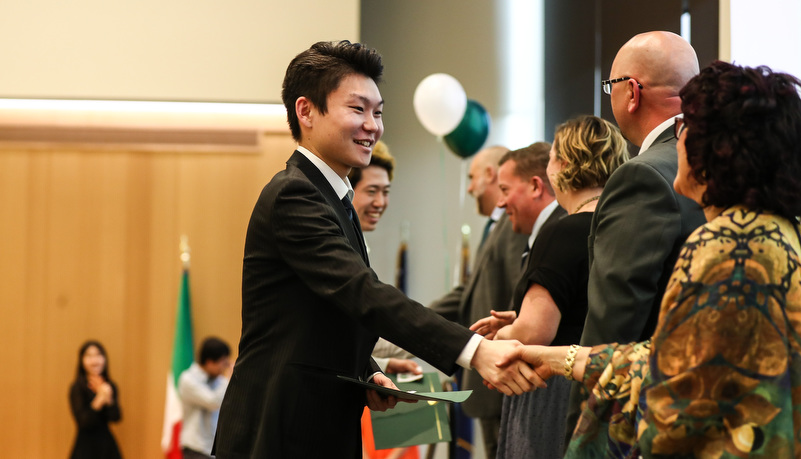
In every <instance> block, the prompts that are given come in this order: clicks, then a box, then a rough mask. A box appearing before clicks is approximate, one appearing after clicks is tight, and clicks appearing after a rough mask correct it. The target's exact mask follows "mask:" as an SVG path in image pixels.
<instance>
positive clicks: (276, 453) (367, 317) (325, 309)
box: [216, 152, 472, 459]
mask: <svg viewBox="0 0 801 459" xmlns="http://www.w3.org/2000/svg"><path fill="white" fill-rule="evenodd" d="M356 226H358V222H357V225H356ZM360 238H361V235H360V234H359V233H357V232H356V230H355V229H354V226H353V223H352V222H351V221H350V220H349V217H348V215H347V213H346V210H345V207H344V206H343V204H342V202H341V201H340V198H339V197H338V196H337V195H336V194H335V192H334V189H333V188H332V187H331V185H330V184H329V183H328V181H327V180H326V179H325V177H324V176H323V174H322V173H321V172H320V171H319V170H318V169H317V167H316V166H315V165H314V164H312V163H311V162H310V161H309V160H308V159H307V158H306V157H305V156H303V154H301V153H300V152H295V153H294V154H293V155H292V157H291V158H290V159H289V161H287V168H286V169H285V170H284V171H281V172H279V173H278V174H277V175H276V176H275V177H274V178H273V179H272V180H271V181H270V183H268V184H267V186H265V187H264V190H263V191H262V193H261V195H260V196H259V199H258V202H257V203H256V206H255V208H254V210H253V214H252V216H251V219H250V224H249V226H248V230H247V237H246V240H245V257H244V265H243V278H242V337H241V339H240V343H239V357H238V358H237V361H236V365H235V367H234V372H233V375H232V377H231V382H230V384H229V386H228V390H227V392H226V394H225V398H224V400H223V403H222V407H221V409H220V418H219V424H218V430H217V437H216V454H217V457H218V459H242V458H282V459H285V458H299V459H300V458H303V459H306V458H318V457H338V458H339V457H341V458H360V457H361V430H360V418H361V414H362V411H363V409H364V405H365V401H366V398H365V391H364V389H362V388H360V387H357V386H355V385H349V384H347V383H342V382H339V381H338V380H337V378H336V376H337V375H345V376H350V377H361V378H365V377H367V376H369V375H371V374H372V373H373V372H374V371H375V366H374V362H372V359H371V358H370V353H371V351H372V349H373V345H374V344H375V341H376V338H377V336H379V335H381V336H384V337H385V338H387V339H389V340H390V341H392V342H394V343H396V344H398V345H400V346H402V347H403V348H405V349H407V350H409V351H410V352H413V353H414V354H415V355H417V356H419V357H420V358H422V359H424V360H426V361H427V362H429V363H431V364H432V365H434V366H435V367H437V368H438V369H440V370H442V371H444V372H445V373H452V372H453V371H454V370H455V366H456V365H455V362H456V359H457V357H458V355H459V353H460V352H461V351H462V349H463V348H464V346H465V345H466V344H467V342H468V340H469V339H470V337H471V336H472V332H470V331H469V330H467V329H465V328H463V327H461V326H458V325H456V324H453V323H451V322H449V321H447V320H445V319H443V318H441V317H439V316H438V315H437V314H435V313H433V312H431V311H430V310H428V309H427V308H425V307H423V306H422V305H420V304H418V303H415V302H413V301H411V300H410V299H408V298H407V297H406V296H405V295H403V294H402V293H401V292H400V291H398V290H397V289H395V288H394V287H392V286H389V285H385V284H382V283H381V282H379V281H378V279H377V276H376V275H375V273H374V272H373V271H372V270H371V269H370V268H369V267H368V265H367V264H366V254H362V253H361V241H360Z"/></svg>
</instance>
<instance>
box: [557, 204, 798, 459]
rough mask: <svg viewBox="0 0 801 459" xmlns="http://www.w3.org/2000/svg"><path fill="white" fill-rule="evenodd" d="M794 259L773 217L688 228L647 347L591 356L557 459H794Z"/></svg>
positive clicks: (792, 240)
mask: <svg viewBox="0 0 801 459" xmlns="http://www.w3.org/2000/svg"><path fill="white" fill-rule="evenodd" d="M799 254H801V242H799V232H798V223H797V222H791V221H789V220H787V219H785V218H782V217H779V216H777V215H774V214H769V213H765V212H759V211H754V210H749V209H746V208H744V207H732V208H729V209H727V210H725V211H724V212H723V213H722V214H721V215H720V216H718V217H717V218H715V219H713V220H712V221H710V222H709V223H707V224H705V225H704V226H702V227H700V228H698V229H697V230H696V231H695V232H694V233H693V234H692V235H691V236H690V237H689V238H688V239H687V242H686V243H685V244H684V247H683V249H682V252H681V255H680V257H679V260H678V261H677V263H676V266H675V268H674V270H673V274H672V277H671V279H670V282H669V284H668V288H667V291H666V292H665V298H664V300H663V302H662V310H661V311H660V317H659V323H658V325H657V329H656V331H655V332H654V335H653V337H652V339H651V340H650V341H647V342H644V343H634V344H625V345H618V344H614V345H600V346H596V347H594V348H593V349H592V352H591V354H590V357H589V360H588V361H587V368H586V371H585V374H584V386H585V392H586V395H587V396H588V397H589V398H588V400H587V401H586V402H585V403H584V404H583V406H582V415H581V419H580V420H579V423H578V425H577V426H576V430H575V431H574V433H573V438H572V440H571V442H570V445H569V447H568V451H567V455H566V457H582V458H595V457H598V458H601V457H638V456H643V457H682V456H684V457H687V456H695V457H705V458H707V457H708V458H718V457H770V458H772V459H773V458H782V457H801V269H800V267H799V263H801V257H799Z"/></svg>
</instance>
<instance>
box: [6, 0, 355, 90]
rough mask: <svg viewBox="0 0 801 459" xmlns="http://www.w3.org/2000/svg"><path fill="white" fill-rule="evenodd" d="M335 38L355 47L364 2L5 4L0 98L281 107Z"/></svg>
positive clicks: (46, 0) (37, 0) (86, 0)
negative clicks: (292, 84) (304, 57)
mask: <svg viewBox="0 0 801 459" xmlns="http://www.w3.org/2000/svg"><path fill="white" fill-rule="evenodd" d="M334 39H349V40H356V41H358V39H359V1H358V0H337V1H329V0H296V1H291V2H288V1H280V0H266V1H265V0H233V1H217V0H215V1H212V0H71V1H60V0H25V1H12V0H6V1H3V2H2V6H0V62H2V63H3V64H2V65H3V67H2V71H0V97H43V98H98V99H153V100H201V101H228V102H233V101H236V102H280V100H281V98H280V91H281V82H282V80H283V76H284V71H285V70H286V65H287V63H289V61H290V60H291V59H292V57H294V56H295V55H296V54H297V53H299V52H301V51H303V50H304V49H306V48H308V47H309V45H311V44H312V43H314V42H316V41H319V40H334Z"/></svg>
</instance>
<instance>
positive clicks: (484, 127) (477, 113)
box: [443, 99, 490, 158]
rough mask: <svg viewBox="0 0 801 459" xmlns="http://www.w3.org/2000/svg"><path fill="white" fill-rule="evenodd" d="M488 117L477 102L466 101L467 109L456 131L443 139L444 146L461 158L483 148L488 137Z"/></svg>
mask: <svg viewBox="0 0 801 459" xmlns="http://www.w3.org/2000/svg"><path fill="white" fill-rule="evenodd" d="M489 127H490V117H489V113H487V110H485V109H484V107H482V106H481V104H479V103H478V102H476V101H474V100H472V99H468V100H467V109H466V110H465V112H464V116H463V117H462V121H460V122H459V125H458V126H456V129H454V130H453V131H451V133H450V134H448V135H446V136H445V137H443V139H444V140H445V145H447V146H448V148H450V150H451V151H452V152H454V153H456V154H457V155H458V156H460V157H462V158H467V157H470V156H472V155H474V154H476V152H477V151H478V150H480V149H481V147H482V146H484V142H486V141H487V136H489Z"/></svg>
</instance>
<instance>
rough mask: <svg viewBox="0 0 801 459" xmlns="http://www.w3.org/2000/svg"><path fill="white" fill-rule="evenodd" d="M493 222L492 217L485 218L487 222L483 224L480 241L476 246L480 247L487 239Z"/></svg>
mask: <svg viewBox="0 0 801 459" xmlns="http://www.w3.org/2000/svg"><path fill="white" fill-rule="evenodd" d="M493 224H495V220H493V219H492V218H488V219H487V224H485V225H484V232H483V233H482V234H481V243H479V244H478V248H479V249H480V248H481V246H482V245H484V243H485V242H486V241H487V238H488V237H489V234H490V231H492V225H493Z"/></svg>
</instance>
